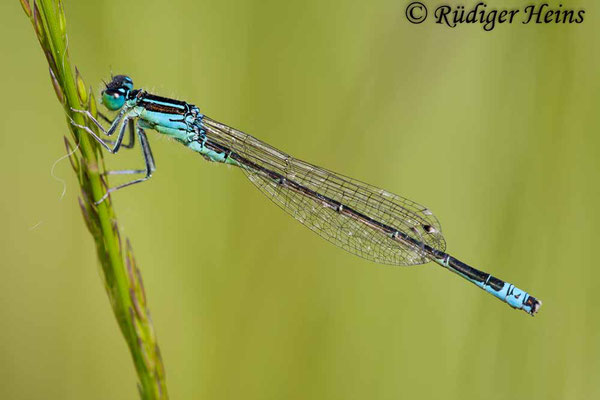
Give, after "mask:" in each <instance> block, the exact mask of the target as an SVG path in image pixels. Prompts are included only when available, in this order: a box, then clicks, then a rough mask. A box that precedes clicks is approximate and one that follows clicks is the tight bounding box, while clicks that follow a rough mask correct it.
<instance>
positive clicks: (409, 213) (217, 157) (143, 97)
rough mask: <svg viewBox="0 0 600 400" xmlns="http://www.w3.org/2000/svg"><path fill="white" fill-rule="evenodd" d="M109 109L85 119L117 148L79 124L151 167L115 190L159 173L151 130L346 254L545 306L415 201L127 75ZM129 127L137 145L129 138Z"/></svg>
mask: <svg viewBox="0 0 600 400" xmlns="http://www.w3.org/2000/svg"><path fill="white" fill-rule="evenodd" d="M102 103H103V104H104V105H105V106H106V108H107V109H109V110H111V111H118V114H117V116H116V117H115V118H114V120H112V121H111V120H110V119H108V118H106V117H104V116H102V115H101V114H100V115H101V116H102V117H103V118H104V119H106V120H107V121H108V122H110V123H111V125H110V127H109V128H108V129H105V128H104V127H103V126H102V124H101V123H100V122H99V121H98V120H97V119H96V118H94V116H93V115H92V114H91V113H90V112H89V111H87V110H73V111H76V112H79V113H82V114H85V115H86V116H87V118H89V120H90V121H91V122H92V123H93V124H94V125H95V126H97V127H98V129H99V130H100V131H101V132H102V133H103V134H105V135H107V136H112V135H113V134H115V133H117V136H116V140H115V141H114V142H111V141H108V140H104V139H102V138H101V137H99V136H98V135H97V134H96V133H95V132H94V131H93V130H92V129H90V128H88V127H86V126H83V125H78V124H76V123H75V122H74V121H73V122H72V123H73V125H75V126H76V127H78V128H81V129H83V130H85V131H86V132H87V133H89V134H90V135H92V136H93V137H94V139H96V140H97V141H98V143H100V144H101V145H102V146H103V147H104V148H105V149H106V150H108V151H109V152H111V153H117V152H118V151H119V149H120V148H121V147H132V146H133V144H134V142H135V137H136V135H137V137H138V139H139V141H140V147H141V149H142V153H143V156H144V161H145V164H146V166H145V168H144V169H143V170H126V171H113V173H119V174H144V176H143V177H142V178H139V179H135V180H132V181H130V182H127V183H125V184H122V185H119V186H116V187H113V188H110V189H108V190H107V193H106V194H105V195H104V197H102V198H100V199H98V200H97V204H99V203H101V202H102V201H104V200H105V199H106V197H107V196H108V195H109V194H110V193H111V192H114V191H115V190H118V189H121V188H123V187H126V186H130V185H133V184H135V183H139V182H143V181H145V180H147V179H149V178H150V177H151V176H152V173H153V172H154V171H155V169H156V166H155V163H154V157H153V156H152V152H151V150H150V144H149V143H148V139H147V137H146V133H145V131H144V129H152V130H155V131H157V132H159V133H162V134H164V135H167V136H169V137H172V138H174V139H176V140H177V141H178V142H180V143H182V144H184V145H185V146H186V147H188V148H190V149H192V150H194V151H196V152H198V153H200V154H201V155H202V156H203V157H204V158H205V159H207V160H209V161H215V162H220V163H225V164H230V165H234V166H236V167H239V168H240V169H241V170H242V171H243V172H244V173H245V174H246V176H247V177H248V178H249V179H250V181H252V183H254V184H255V185H256V186H257V187H258V188H259V189H260V190H261V191H262V192H263V193H264V194H265V195H267V196H268V197H269V198H270V199H271V200H272V201H273V202H275V203H276V204H277V205H278V206H280V207H281V208H283V209H284V210H285V211H286V212H288V213H289V214H291V215H292V216H293V217H294V218H296V219H297V220H298V221H300V222H301V223H303V224H304V225H306V226H307V227H308V228H310V229H311V230H312V231H314V232H316V233H317V234H318V235H320V236H321V237H323V238H325V239H327V240H328V241H330V242H331V243H333V244H335V245H337V246H339V247H341V248H343V249H344V250H346V251H348V252H350V253H353V254H356V255H358V256H360V257H363V258H366V259H368V260H371V261H374V262H377V263H380V264H392V265H405V266H408V265H418V264H424V263H427V262H429V261H433V262H436V263H437V264H439V265H441V266H442V267H444V268H446V269H448V270H450V271H452V272H454V273H456V274H458V275H460V276H462V277H463V278H465V279H467V280H468V281H470V282H472V283H474V284H475V285H477V286H479V287H480V288H482V289H484V290H485V291H487V292H488V293H491V294H493V295H494V296H496V297H497V298H499V299H500V300H502V301H504V302H506V303H507V304H509V305H510V306H512V307H514V308H516V309H520V310H524V311H525V312H527V313H529V314H531V315H534V314H535V313H536V312H537V311H538V310H539V308H540V307H541V305H542V302H541V301H540V300H538V299H536V298H535V297H533V296H531V295H529V294H528V293H527V292H525V291H523V290H521V289H518V288H517V287H515V286H514V285H512V284H510V283H507V282H504V281H502V280H500V279H498V278H496V277H494V276H492V275H490V274H488V273H486V272H482V271H480V270H478V269H475V268H473V267H471V266H469V265H467V264H465V263H463V262H461V261H459V260H457V259H456V258H454V257H452V256H451V255H449V254H447V253H445V249H446V242H445V240H444V237H443V235H442V231H441V226H440V223H439V222H438V220H437V218H436V217H435V216H434V215H433V213H432V212H431V211H429V209H427V208H426V207H423V206H421V205H419V204H417V203H415V202H413V201H411V200H408V199H405V198H403V197H400V196H398V195H395V194H392V193H389V192H386V191H385V190H382V189H379V188H376V187H373V186H371V185H368V184H365V183H363V182H359V181H357V180H355V179H352V178H348V177H346V176H343V175H340V174H337V173H334V172H332V171H328V170H326V169H323V168H320V167H317V166H315V165H312V164H309V163H307V162H304V161H301V160H298V159H296V158H293V157H291V156H289V155H288V154H286V153H284V152H282V151H280V150H277V149H276V148H274V147H271V146H269V145H268V144H266V143H263V142H261V141H260V140H258V139H256V138H254V137H253V136H250V135H248V134H245V133H243V132H241V131H238V130H236V129H233V128H231V127H229V126H227V125H224V124H222V123H220V122H217V121H215V120H213V119H211V118H209V117H207V116H206V115H203V114H201V113H200V110H199V109H198V107H196V106H194V105H192V104H189V103H186V102H184V101H180V100H173V99H169V98H165V97H159V96H156V95H153V94H150V93H148V92H146V91H144V90H141V89H134V88H133V81H132V80H131V78H129V77H128V76H125V75H117V76H114V77H113V78H112V80H111V82H110V83H108V84H107V85H106V88H105V89H104V90H103V91H102ZM128 127H129V143H128V144H127V145H124V144H123V139H124V137H125V133H126V130H127V128H128Z"/></svg>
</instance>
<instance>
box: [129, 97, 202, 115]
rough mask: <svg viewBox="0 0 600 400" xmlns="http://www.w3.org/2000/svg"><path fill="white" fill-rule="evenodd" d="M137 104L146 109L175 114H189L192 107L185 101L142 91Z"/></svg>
mask: <svg viewBox="0 0 600 400" xmlns="http://www.w3.org/2000/svg"><path fill="white" fill-rule="evenodd" d="M138 104H139V105H140V106H142V107H144V108H145V109H146V110H148V111H153V112H159V113H165V114H177V115H187V114H189V113H190V110H191V107H192V106H191V105H190V104H188V103H186V102H185V101H181V100H175V99H169V98H168V97H161V96H156V95H153V94H150V93H143V94H142V95H141V97H140V99H139V101H138Z"/></svg>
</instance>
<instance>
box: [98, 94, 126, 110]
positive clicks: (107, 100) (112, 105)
mask: <svg viewBox="0 0 600 400" xmlns="http://www.w3.org/2000/svg"><path fill="white" fill-rule="evenodd" d="M102 104H104V106H105V107H106V108H108V109H109V110H111V111H115V110H118V109H119V108H121V107H123V104H125V96H124V95H123V93H120V92H119V91H118V90H105V91H104V92H102Z"/></svg>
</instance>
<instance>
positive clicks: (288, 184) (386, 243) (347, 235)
mask: <svg viewBox="0 0 600 400" xmlns="http://www.w3.org/2000/svg"><path fill="white" fill-rule="evenodd" d="M202 127H203V128H204V130H205V131H206V135H207V138H208V140H209V141H211V142H213V143H216V144H217V145H218V146H220V147H223V148H226V149H228V150H230V151H231V152H233V153H232V154H234V157H238V159H239V160H242V161H241V162H240V164H241V166H242V170H243V171H244V173H245V174H246V175H247V176H248V178H249V179H250V181H252V183H254V184H255V185H256V186H257V187H258V188H259V189H260V190H261V191H262V192H263V193H264V194H265V195H267V197H269V198H270V199H271V200H272V201H273V202H275V204H277V205H278V206H280V207H281V208H283V209H284V210H285V211H286V212H287V213H289V214H291V215H292V216H293V217H294V218H296V219H297V220H298V221H300V222H301V223H303V224H304V225H306V226H307V227H308V228H310V229H311V230H312V231H314V232H316V233H317V234H319V235H320V236H321V237H323V238H325V239H326V240H328V241H330V242H332V243H333V244H335V245H337V246H339V247H341V248H343V249H344V250H346V251H348V252H350V253H353V254H356V255H358V256H360V257H363V258H366V259H368V260H371V261H375V262H377V263H381V264H393V265H418V264H423V263H426V262H428V261H429V260H428V258H427V253H426V252H425V251H424V246H425V245H427V246H429V247H430V248H432V249H435V250H440V251H444V250H445V249H446V242H445V240H444V237H443V235H442V230H441V226H440V223H439V222H438V220H437V218H436V217H435V216H434V215H433V214H432V213H431V211H429V210H428V209H427V208H425V207H423V206H421V205H419V204H417V203H415V202H413V201H411V200H408V199H405V198H403V197H400V196H398V195H395V194H392V193H389V192H386V191H385V190H382V189H379V188H376V187H374V186H371V185H368V184H366V183H363V182H360V181H357V180H355V179H352V178H348V177H345V176H343V175H340V174H337V173H334V172H331V171H328V170H326V169H323V168H320V167H317V166H314V165H311V164H309V163H306V162H304V161H301V160H297V159H295V158H293V157H291V156H289V155H288V154H286V153H283V152H282V151H280V150H277V149H275V148H273V147H271V146H269V145H268V144H266V143H263V142H261V141H260V140H258V139H256V138H254V137H252V136H250V135H248V134H245V133H243V132H240V131H238V130H235V129H233V128H231V127H229V126H227V125H224V124H221V123H219V122H217V121H214V120H212V119H210V118H208V117H204V119H203V121H202ZM390 228H391V229H392V230H391V231H390ZM394 231H398V232H401V233H403V234H404V235H407V236H409V237H410V238H412V239H414V241H399V240H397V238H394V235H393V234H391V233H390V232H392V233H393V232H394Z"/></svg>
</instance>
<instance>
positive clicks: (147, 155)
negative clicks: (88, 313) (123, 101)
mask: <svg viewBox="0 0 600 400" xmlns="http://www.w3.org/2000/svg"><path fill="white" fill-rule="evenodd" d="M72 110H73V111H74V112H78V113H80V114H84V115H85V116H86V117H88V118H89V120H90V121H92V122H93V123H94V125H96V127H98V129H99V130H100V132H102V133H103V134H104V135H106V136H111V135H113V134H114V133H115V131H116V130H117V128H118V127H119V125H120V129H119V133H118V134H117V138H116V140H115V141H114V142H113V141H112V140H105V139H102V138H101V137H99V136H98V135H97V134H96V133H95V132H94V131H92V130H91V129H90V128H88V127H87V126H85V125H80V124H77V123H76V122H75V121H71V124H72V125H73V126H75V127H77V128H80V129H83V130H84V131H86V132H87V133H89V134H90V135H91V136H92V137H93V138H94V139H95V140H96V141H97V142H98V143H100V144H101V145H102V146H103V147H104V148H105V149H106V150H107V151H109V152H110V153H111V154H116V153H118V152H119V150H120V149H121V148H122V147H123V148H132V147H133V146H134V144H135V134H134V130H135V129H136V127H137V135H138V138H139V140H140V147H141V149H142V155H143V157H144V164H145V168H144V169H128V170H118V171H106V173H105V174H106V175H135V174H142V173H145V176H144V177H142V178H138V179H134V180H132V181H130V182H126V183H124V184H121V185H118V186H115V187H112V188H109V189H108V190H107V191H106V193H105V194H104V196H102V197H101V198H100V199H99V200H98V201H96V202H95V204H96V205H98V204H100V203H102V202H103V201H104V200H106V198H107V197H108V196H109V195H110V193H113V192H115V191H117V190H119V189H122V188H124V187H127V186H131V185H134V184H136V183H141V182H144V181H146V180H148V179H150V178H151V177H152V173H153V172H154V171H156V163H155V162H154V156H153V155H152V150H151V149H150V143H149V142H148V137H147V136H146V132H144V130H143V129H142V128H140V127H139V126H137V124H136V118H137V115H135V114H134V113H132V112H128V111H131V110H125V109H123V110H122V111H121V112H120V113H119V114H118V115H117V116H116V118H115V119H114V120H113V121H112V123H111V126H110V127H109V128H108V130H107V129H105V128H104V126H102V124H101V123H100V122H99V121H98V120H97V119H96V118H94V116H93V115H92V114H91V113H90V112H89V111H87V110H77V109H72ZM103 117H104V116H103ZM104 119H106V120H108V118H106V117H104ZM127 127H129V129H128V131H129V143H127V144H123V138H124V137H125V130H126V129H127ZM111 146H112V147H111Z"/></svg>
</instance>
